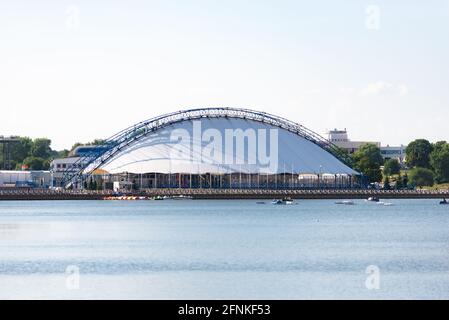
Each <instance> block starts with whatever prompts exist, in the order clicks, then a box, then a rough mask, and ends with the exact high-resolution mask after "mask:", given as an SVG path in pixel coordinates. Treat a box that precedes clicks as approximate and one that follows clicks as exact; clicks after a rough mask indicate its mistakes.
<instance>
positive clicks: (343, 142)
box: [327, 129, 380, 154]
mask: <svg viewBox="0 0 449 320" xmlns="http://www.w3.org/2000/svg"><path fill="white" fill-rule="evenodd" d="M327 134H328V140H329V141H330V142H332V143H333V144H335V145H336V146H337V147H339V148H341V149H344V150H346V151H347V152H348V153H349V154H353V153H354V152H356V151H357V150H359V149H360V147H361V146H362V145H364V144H367V143H373V144H375V145H376V146H378V147H379V148H380V142H372V141H351V140H349V138H348V132H347V131H346V129H344V130H337V129H334V130H331V131H329V132H328V133H327Z"/></svg>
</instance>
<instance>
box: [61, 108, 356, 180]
mask: <svg viewBox="0 0 449 320" xmlns="http://www.w3.org/2000/svg"><path fill="white" fill-rule="evenodd" d="M201 118H240V119H248V120H252V121H258V122H262V123H265V124H269V125H272V126H275V127H278V128H281V129H284V130H288V131H290V132H292V133H295V134H297V135H299V136H300V137H302V138H304V139H307V140H309V141H311V142H312V143H315V144H317V145H318V146H320V147H321V148H322V149H324V150H326V151H328V152H329V153H331V154H332V155H333V156H335V157H336V158H338V159H339V160H340V161H342V162H343V163H345V164H346V165H348V166H349V167H351V164H350V163H351V161H350V158H349V157H348V156H347V155H345V154H344V153H342V152H341V150H340V148H338V147H337V146H335V145H334V144H332V143H331V142H330V141H328V140H327V139H325V138H323V137H322V136H320V135H319V134H318V133H316V132H314V131H312V130H310V129H307V128H306V127H304V126H303V125H300V124H298V123H295V122H293V121H291V120H288V119H285V118H283V117H279V116H275V115H272V114H270V113H267V112H261V111H254V110H250V109H240V108H225V107H216V108H196V109H189V110H182V111H176V112H172V113H168V114H164V115H161V116H157V117H154V118H151V119H148V120H145V121H141V122H139V123H137V124H135V125H133V126H131V127H128V128H126V129H124V130H122V131H120V132H118V133H116V134H115V135H113V136H111V137H110V138H108V139H106V140H105V143H104V144H103V145H102V146H101V147H103V148H102V149H103V150H104V151H103V152H101V153H98V152H91V153H88V154H86V155H85V156H83V157H81V158H80V159H79V160H78V161H77V162H75V164H74V167H75V168H79V170H70V171H69V170H67V171H65V172H64V175H63V179H62V183H63V185H65V186H66V187H67V186H70V185H71V184H72V183H73V182H75V181H76V180H77V179H78V178H79V177H80V176H81V175H83V174H84V175H88V176H89V175H90V174H92V172H93V171H95V170H96V169H98V168H99V167H100V166H101V165H102V164H104V163H105V162H107V161H108V160H109V159H111V158H112V157H114V156H115V154H116V153H118V152H119V151H121V150H122V149H123V148H126V147H128V146H129V145H131V144H132V143H134V142H136V141H138V140H140V139H142V138H144V137H145V136H147V135H148V134H149V133H151V132H154V131H156V130H159V129H161V128H163V127H165V126H168V125H172V124H175V123H177V122H182V121H189V120H195V119H201Z"/></svg>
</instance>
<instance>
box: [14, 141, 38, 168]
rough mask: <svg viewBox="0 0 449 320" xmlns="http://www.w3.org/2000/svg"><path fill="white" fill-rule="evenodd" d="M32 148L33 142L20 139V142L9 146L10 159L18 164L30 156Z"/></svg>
mask: <svg viewBox="0 0 449 320" xmlns="http://www.w3.org/2000/svg"><path fill="white" fill-rule="evenodd" d="M32 147H33V140H31V139H30V138H28V137H21V138H20V141H19V142H17V143H14V144H12V145H11V158H12V160H13V161H14V162H15V163H16V164H18V163H22V162H23V160H24V159H25V158H27V157H29V156H31V148H32Z"/></svg>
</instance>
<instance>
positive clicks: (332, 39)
mask: <svg viewBox="0 0 449 320" xmlns="http://www.w3.org/2000/svg"><path fill="white" fill-rule="evenodd" d="M448 57H449V0H429V1H420V0H414V1H411V0H388V1H387V0H385V1H360V0H359V1H356V0H353V1H348V0H345V1H343V0H340V1H331V0H328V1H274V0H273V1H261V0H252V1H251V0H247V1H244V0H226V1H224V0H223V1H212V0H209V1H205V0H204V1H193V0H192V1H188V0H179V1H169V0H161V1H143V0H142V1H135V0H127V1H81V0H73V1H61V0H58V1H56V0H55V1H48V0H43V1H31V0H28V1H23V0H15V1H7V0H0V111H1V112H0V114H1V125H0V135H13V134H14V135H28V136H31V137H48V138H51V139H52V141H53V147H54V148H56V149H62V148H70V147H71V145H72V144H73V143H75V142H77V141H82V142H87V141H90V140H93V139H94V138H106V137H108V136H110V135H112V134H114V133H115V132H117V131H120V130H121V129H123V128H125V127H128V126H130V125H132V124H134V123H135V122H139V121H141V120H144V119H147V118H151V117H153V116H156V115H160V114H163V113H166V112H170V111H176V110H180V109H186V108H191V107H205V106H229V107H248V108H252V109H256V110H262V111H267V112H270V113H274V114H278V115H281V116H284V117H287V118H289V119H291V120H294V121H296V122H299V123H301V124H303V125H305V126H307V127H309V128H310V129H312V130H314V131H317V132H319V133H324V132H325V131H326V130H327V129H332V128H347V129H348V130H349V133H350V137H351V138H353V139H354V140H376V141H381V142H382V143H383V144H387V143H388V144H390V145H391V144H401V143H403V144H406V143H408V142H409V141H410V140H412V139H414V138H418V137H419V138H421V137H422V138H427V139H430V140H432V141H436V140H443V139H445V140H449V130H448V119H449V62H448Z"/></svg>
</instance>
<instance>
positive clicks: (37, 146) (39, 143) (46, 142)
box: [31, 138, 52, 159]
mask: <svg viewBox="0 0 449 320" xmlns="http://www.w3.org/2000/svg"><path fill="white" fill-rule="evenodd" d="M50 145H51V140H50V139H47V138H37V139H34V140H33V145H32V147H31V155H32V156H33V157H38V158H42V159H48V158H50V156H51V151H52V150H51V148H50Z"/></svg>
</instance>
